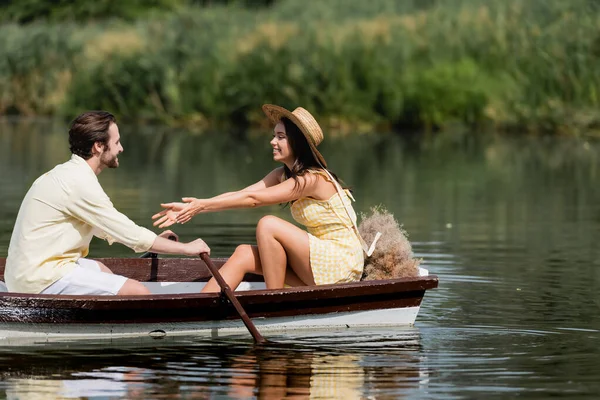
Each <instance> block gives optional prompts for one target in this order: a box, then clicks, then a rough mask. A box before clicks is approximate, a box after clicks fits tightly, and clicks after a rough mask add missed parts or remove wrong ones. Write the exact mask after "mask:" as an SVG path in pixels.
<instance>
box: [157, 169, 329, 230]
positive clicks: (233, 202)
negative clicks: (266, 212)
mask: <svg viewBox="0 0 600 400" xmlns="http://www.w3.org/2000/svg"><path fill="white" fill-rule="evenodd" d="M317 180H318V178H317V177H316V176H314V175H313V174H306V175H305V176H301V177H298V184H296V181H295V180H294V179H287V180H285V181H283V182H281V183H279V184H277V185H275V186H271V187H266V188H263V189H258V190H252V191H239V192H234V193H231V194H230V195H228V196H226V197H220V198H218V196H217V197H213V198H210V199H196V198H194V197H184V198H183V201H184V204H187V206H186V207H185V208H184V209H183V210H182V211H181V212H179V213H177V215H171V216H167V215H164V216H163V217H162V218H160V219H158V220H157V221H156V222H154V225H155V226H156V225H158V224H160V225H159V226H160V227H163V226H169V225H172V224H173V223H174V222H178V223H181V224H185V223H186V222H188V221H189V220H190V219H192V217H193V216H195V215H196V214H199V213H207V212H215V211H223V210H231V209H236V208H254V207H262V206H268V205H272V204H281V203H287V202H290V201H293V200H297V199H299V198H300V197H306V196H311V195H312V194H313V192H314V191H315V189H316V186H317ZM164 206H166V207H170V204H165V205H164ZM159 214H160V213H159ZM157 215H158V214H157ZM173 217H175V221H173V219H172V218H173Z"/></svg>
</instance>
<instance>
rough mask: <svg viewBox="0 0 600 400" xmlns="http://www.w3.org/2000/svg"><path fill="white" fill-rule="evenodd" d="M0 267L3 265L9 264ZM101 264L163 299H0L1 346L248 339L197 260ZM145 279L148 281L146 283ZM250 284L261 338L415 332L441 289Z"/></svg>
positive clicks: (409, 282) (400, 284)
mask: <svg viewBox="0 0 600 400" xmlns="http://www.w3.org/2000/svg"><path fill="white" fill-rule="evenodd" d="M1 261H2V260H0V267H2V266H3V264H2V262H1ZM103 261H104V262H105V264H107V265H108V266H109V267H111V269H113V270H115V272H116V273H121V274H123V275H125V276H129V277H133V278H138V279H139V280H141V281H142V282H144V283H145V284H146V285H148V286H149V287H151V288H152V291H153V293H160V294H152V295H148V296H65V295H30V294H22V293H0V345H2V344H5V345H8V344H11V343H12V342H15V341H22V340H26V341H27V340H33V341H36V342H45V341H60V340H71V339H101V338H120V337H135V336H138V337H148V336H150V337H155V338H159V337H165V336H178V335H199V336H207V337H220V336H228V335H236V334H247V331H246V328H245V326H244V325H243V323H242V322H241V320H240V319H239V315H238V314H237V312H236V310H235V308H234V307H233V305H232V304H231V303H230V302H229V300H228V299H227V298H226V296H224V295H222V294H221V293H198V291H199V289H200V288H201V287H202V285H204V284H205V282H206V280H207V279H208V278H209V277H210V273H209V272H207V271H206V270H202V269H201V268H198V266H199V265H198V260H193V264H192V261H191V260H190V259H179V261H177V259H170V260H164V261H163V260H161V261H160V262H158V261H156V260H154V261H151V260H139V259H138V260H135V261H130V260H128V259H124V260H122V262H121V263H120V264H119V263H118V260H117V259H112V261H111V260H110V259H109V260H103ZM223 262H224V261H221V262H220V265H222V263H223ZM124 265H125V266H129V267H131V266H132V265H135V266H137V267H139V268H135V269H134V268H125V266H124ZM190 266H193V267H194V268H191V267H190ZM119 268H120V270H119ZM132 271H133V272H134V273H131V272H132ZM169 271H173V272H171V273H169ZM124 272H130V273H129V274H126V273H124ZM425 272H426V271H425ZM144 277H145V278H147V279H145V280H144V279H140V278H144ZM249 278H251V279H249V280H248V281H247V282H244V283H243V285H242V288H243V289H246V290H242V291H236V292H235V295H236V297H237V299H238V300H239V302H240V304H241V305H242V306H243V308H244V310H245V311H246V313H247V314H248V316H249V317H250V318H251V319H252V321H253V322H254V324H255V325H256V327H257V328H258V329H259V330H260V332H261V333H263V334H269V333H271V332H284V331H292V330H306V329H309V330H330V329H339V328H359V327H360V328H363V327H381V326H410V325H412V324H414V322H415V319H416V317H417V314H418V311H419V307H420V304H421V301H422V299H423V296H424V294H425V291H426V290H428V289H432V288H435V287H437V285H438V279H437V277H436V276H419V277H415V278H402V279H393V280H381V281H368V282H353V283H345V284H335V285H319V286H306V287H294V288H285V289H277V290H266V289H264V282H260V280H259V278H257V277H249ZM169 281H172V282H169ZM248 289H249V290H248Z"/></svg>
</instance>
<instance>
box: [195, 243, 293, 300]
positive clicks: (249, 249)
mask: <svg viewBox="0 0 600 400" xmlns="http://www.w3.org/2000/svg"><path fill="white" fill-rule="evenodd" d="M219 273H220V274H221V276H222V277H223V279H224V280H225V282H227V284H228V285H229V287H230V288H231V290H235V289H236V288H237V287H238V286H239V284H240V283H241V282H242V280H243V279H244V275H246V274H247V273H252V274H258V275H262V273H263V271H262V266H261V262H260V256H259V252H258V247H256V246H251V245H249V244H242V245H239V246H238V247H237V248H236V249H235V252H234V253H233V254H232V255H231V257H229V260H227V262H226V263H225V264H224V265H223V266H222V267H221V268H220V269H219ZM285 283H287V284H288V285H290V286H303V285H305V284H304V282H302V280H300V278H298V276H297V275H296V273H295V272H294V271H292V270H289V269H288V271H287V273H286V276H285ZM219 291H221V287H220V286H219V284H218V283H217V281H216V280H215V278H211V279H210V280H209V281H208V282H207V283H206V286H204V288H203V289H202V292H203V293H208V292H219Z"/></svg>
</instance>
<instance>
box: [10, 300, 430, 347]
mask: <svg viewBox="0 0 600 400" xmlns="http://www.w3.org/2000/svg"><path fill="white" fill-rule="evenodd" d="M418 312H419V307H418V306H417V307H403V308H393V309H385V310H370V311H351V312H335V313H329V314H321V315H296V316H289V317H275V318H253V319H252V321H253V323H254V324H255V326H256V327H257V328H258V329H259V330H260V332H261V333H262V334H263V335H265V336H267V337H268V336H269V335H270V334H281V333H284V332H290V331H304V330H311V331H328V330H338V329H340V328H346V329H352V328H378V327H397V326H411V325H413V324H414V322H415V319H416V317H417V314H418ZM247 333H248V331H247V329H246V327H245V326H244V325H243V323H242V322H241V321H240V320H223V321H205V322H170V323H132V324H78V323H71V324H54V323H38V324H22V323H0V346H1V345H19V344H24V343H28V342H31V343H34V342H35V343H43V342H53V341H64V340H98V339H116V338H127V337H151V338H156V339H161V338H164V337H167V336H189V335H194V336H202V337H207V338H218V337H227V336H235V335H247Z"/></svg>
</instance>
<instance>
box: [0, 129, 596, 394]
mask: <svg viewBox="0 0 600 400" xmlns="http://www.w3.org/2000/svg"><path fill="white" fill-rule="evenodd" d="M121 134H122V138H123V143H124V147H125V152H124V153H123V154H122V155H121V157H120V163H121V167H119V168H118V169H117V170H107V171H105V172H103V173H102V174H101V175H100V181H101V183H102V184H103V186H104V188H105V189H106V191H107V193H108V194H109V195H110V196H111V199H112V200H113V202H114V204H115V206H116V207H117V208H119V209H120V210H122V211H123V212H125V213H126V214H128V215H129V216H130V217H131V218H132V219H133V220H135V221H136V222H138V223H140V224H145V225H147V226H149V225H150V215H152V214H153V213H154V212H155V211H157V210H158V204H159V203H160V202H164V201H172V200H177V199H179V198H180V197H182V196H195V197H208V196H213V195H216V194H218V193H221V192H224V191H229V190H234V189H238V188H241V187H243V186H245V185H248V184H250V183H252V182H254V181H256V180H258V179H260V178H261V177H262V176H263V175H264V174H266V173H267V172H268V171H269V170H270V169H272V168H273V167H274V166H275V165H274V164H273V162H272V160H271V159H270V154H271V153H270V150H269V144H268V141H269V139H270V133H269V132H265V133H264V134H263V135H262V136H261V135H256V136H255V137H252V138H251V139H249V140H244V141H242V140H231V139H227V137H225V135H220V134H218V133H215V134H208V135H203V136H198V135H193V134H189V133H186V132H171V131H167V130H165V129H161V128H134V127H121ZM323 153H324V155H325V157H326V158H327V160H328V162H329V164H330V166H331V168H332V169H333V170H334V171H335V172H336V173H338V174H339V175H340V176H341V177H342V178H343V179H344V180H345V181H346V182H347V183H348V184H349V185H351V186H352V187H353V189H354V192H355V197H356V200H357V202H356V209H357V210H358V211H368V209H369V208H370V207H371V206H373V205H378V204H383V205H385V206H386V207H387V208H388V209H389V210H390V211H392V212H393V213H394V215H395V216H396V217H397V219H398V220H399V221H400V222H401V223H402V224H404V227H405V229H406V230H407V231H408V232H409V234H410V239H411V241H412V243H413V248H414V251H415V253H416V254H417V255H418V256H419V257H421V258H422V259H423V264H424V266H426V267H427V268H428V269H429V270H430V272H431V273H433V274H437V275H438V276H439V278H440V287H439V288H438V289H435V290H432V291H430V292H428V293H427V294H426V296H425V299H424V302H423V305H422V308H421V312H420V314H419V316H418V318H417V324H416V326H415V327H414V328H407V329H398V330H364V331H360V330H359V331H351V332H348V331H338V332H332V333H330V334H327V335H323V334H315V333H314V332H303V333H294V334H292V335H285V336H283V335H282V336H275V337H272V340H273V342H274V343H272V344H269V345H268V346H266V347H260V348H257V347H254V346H253V345H252V341H251V339H250V337H249V335H241V336H239V337H234V338H231V339H220V340H208V339H202V338H196V337H189V338H177V339H171V338H167V339H166V340H161V341H156V340H151V339H148V340H114V341H112V342H102V343H77V342H76V343H66V344H62V345H52V346H49V345H39V346H37V347H23V348H17V349H15V348H4V349H3V348H0V375H1V376H2V377H3V379H2V382H1V383H0V398H1V397H6V398H10V399H25V398H40V399H47V398H79V397H85V398H140V399H147V398H210V399H216V398H269V399H271V398H273V399H276V398H299V399H302V398H323V399H326V398H343V399H345V400H349V399H355V398H357V399H358V398H377V399H396V398H440V399H459V398H484V397H485V398H511V397H517V396H518V397H520V398H549V397H563V398H582V399H583V398H589V399H595V398H598V397H599V396H600V317H599V314H600V294H599V293H600V250H599V248H600V245H599V244H598V240H599V239H600V143H598V142H597V141H593V140H585V139H572V138H545V137H536V138H511V137H503V136H493V135H477V134H471V135H461V134H455V135H439V136H434V137H429V138H424V139H423V138H422V139H419V140H416V139H404V140H401V139H399V138H397V137H392V136H380V137H369V136H360V137H356V138H347V139H337V140H335V139H332V138H327V140H326V141H325V142H324V143H323ZM68 157H69V152H68V146H67V143H66V128H65V126H64V125H63V124H61V123H60V122H39V121H38V122H23V121H18V122H7V121H3V122H0V171H1V172H2V173H1V174H0V188H1V189H0V190H1V191H0V204H2V208H1V209H0V256H1V257H4V256H5V255H6V251H7V248H8V243H9V239H10V233H11V230H12V225H13V223H14V220H15V218H16V215H17V211H18V207H19V205H20V202H21V200H22V198H23V195H24V194H25V192H26V191H27V189H28V188H29V186H30V185H31V183H32V182H33V180H34V179H35V178H37V177H38V176H39V175H40V174H42V173H43V172H45V171H47V170H48V169H50V168H52V167H53V166H54V165H55V164H58V163H61V162H64V161H65V160H67V159H68ZM267 213H269V214H274V215H278V216H280V217H282V218H286V219H288V220H291V218H290V216H289V209H287V208H282V207H279V206H274V207H269V208H262V209H255V210H241V211H230V212H223V213H217V214H205V215H202V216H199V217H196V218H195V220H194V221H193V222H192V223H190V224H186V225H183V226H178V227H177V233H179V234H180V236H181V238H182V239H183V240H190V239H193V238H194V237H198V236H200V237H203V238H204V239H205V240H206V241H207V242H208V243H209V245H211V247H212V249H213V255H214V256H228V255H229V254H230V253H231V252H232V251H233V249H234V248H235V246H236V245H237V244H239V243H254V233H253V232H254V227H255V224H256V222H257V221H258V219H259V218H260V217H261V216H262V215H264V214H267ZM90 256H91V257H103V256H134V254H133V253H132V252H131V251H130V250H129V249H127V248H125V247H123V246H120V245H118V244H115V245H113V246H108V245H107V244H105V243H103V242H101V241H94V242H92V248H91V253H90ZM100 350H102V351H100Z"/></svg>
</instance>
